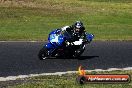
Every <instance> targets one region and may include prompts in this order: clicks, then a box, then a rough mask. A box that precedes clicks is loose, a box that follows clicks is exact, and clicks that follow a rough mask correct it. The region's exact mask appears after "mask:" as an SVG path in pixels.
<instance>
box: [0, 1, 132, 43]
mask: <svg viewBox="0 0 132 88" xmlns="http://www.w3.org/2000/svg"><path fill="white" fill-rule="evenodd" d="M131 9H132V1H131V0H21V1H19V0H12V1H11V0H6V1H5V0H3V2H1V3H0V40H5V41H7V40H39V41H40V40H46V39H47V36H48V33H49V32H50V31H51V30H53V29H55V28H60V27H62V26H65V25H72V24H73V23H74V22H75V21H77V20H81V21H83V22H84V25H85V26H86V31H87V32H90V33H93V34H94V35H95V40H132V10H131Z"/></svg>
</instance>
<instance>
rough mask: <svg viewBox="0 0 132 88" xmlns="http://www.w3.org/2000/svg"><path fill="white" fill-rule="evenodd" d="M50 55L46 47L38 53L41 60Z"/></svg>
mask: <svg viewBox="0 0 132 88" xmlns="http://www.w3.org/2000/svg"><path fill="white" fill-rule="evenodd" d="M47 57H48V50H47V49H46V48H42V49H41V50H40V51H39V53H38V58H39V59H40V60H44V59H46V58H47Z"/></svg>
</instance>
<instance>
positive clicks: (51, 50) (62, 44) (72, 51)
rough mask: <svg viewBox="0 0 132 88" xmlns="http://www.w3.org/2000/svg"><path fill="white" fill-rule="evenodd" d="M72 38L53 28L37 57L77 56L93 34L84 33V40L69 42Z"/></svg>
mask: <svg viewBox="0 0 132 88" xmlns="http://www.w3.org/2000/svg"><path fill="white" fill-rule="evenodd" d="M72 38H73V37H71V36H70V34H69V33H68V32H66V31H65V32H62V31H61V30H59V29H56V30H53V31H52V32H50V34H49V36H48V42H47V43H46V44H44V46H43V48H42V49H41V50H40V51H39V53H38V57H39V59H40V60H43V59H46V58H52V57H53V58H57V57H63V58H76V57H79V56H81V54H82V53H83V52H84V50H85V45H86V44H88V43H90V42H91V41H92V40H93V38H94V35H93V34H89V33H86V41H84V40H83V39H81V38H80V39H79V40H78V41H74V42H69V40H70V39H72Z"/></svg>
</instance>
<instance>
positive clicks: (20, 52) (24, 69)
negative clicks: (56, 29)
mask: <svg viewBox="0 0 132 88" xmlns="http://www.w3.org/2000/svg"><path fill="white" fill-rule="evenodd" d="M42 46H43V42H33V43H31V42H0V77H6V76H17V75H27V74H37V73H49V72H61V71H72V70H74V71H76V70H77V69H78V67H79V66H80V65H82V66H83V67H84V68H85V69H88V70H93V69H104V70H105V69H108V68H125V67H132V41H93V42H92V43H90V44H89V45H87V47H86V50H85V52H84V53H83V55H82V56H81V59H73V58H70V59H63V58H59V59H46V60H42V61H41V60H39V59H38V57H37V54H38V52H39V50H40V49H41V48H42Z"/></svg>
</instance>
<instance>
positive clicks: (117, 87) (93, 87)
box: [9, 70, 132, 88]
mask: <svg viewBox="0 0 132 88" xmlns="http://www.w3.org/2000/svg"><path fill="white" fill-rule="evenodd" d="M88 74H130V76H131V78H132V71H131V70H129V71H110V72H107V71H105V72H89V73H88ZM77 77H78V74H65V75H62V76H53V75H52V76H39V77H32V78H28V79H25V81H24V80H23V81H24V83H16V85H13V86H10V87H9V88H132V82H130V83H114V84H106V83H105V84H103V83H99V84H88V83H87V84H84V85H80V84H78V83H77V82H76V78H77ZM26 81H27V82H26Z"/></svg>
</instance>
